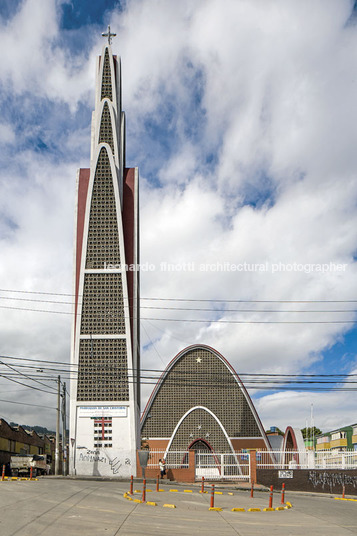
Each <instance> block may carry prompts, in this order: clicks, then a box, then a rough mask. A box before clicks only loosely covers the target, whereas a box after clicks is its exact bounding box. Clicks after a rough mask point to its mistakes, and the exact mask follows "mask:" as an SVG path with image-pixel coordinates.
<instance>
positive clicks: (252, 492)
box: [250, 480, 254, 499]
mask: <svg viewBox="0 0 357 536" xmlns="http://www.w3.org/2000/svg"><path fill="white" fill-rule="evenodd" d="M253 497H254V480H252V487H251V488H250V498H251V499H253Z"/></svg>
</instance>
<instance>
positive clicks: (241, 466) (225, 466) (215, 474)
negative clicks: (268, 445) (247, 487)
mask: <svg viewBox="0 0 357 536" xmlns="http://www.w3.org/2000/svg"><path fill="white" fill-rule="evenodd" d="M249 467H250V465H249V454H248V453H241V452H235V453H234V454H233V453H220V454H217V453H213V452H207V451H201V452H200V451H198V452H196V455H195V468H196V469H195V470H196V480H200V479H201V478H202V477H205V479H206V480H249V477H250V471H249Z"/></svg>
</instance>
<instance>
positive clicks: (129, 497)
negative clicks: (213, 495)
mask: <svg viewBox="0 0 357 536" xmlns="http://www.w3.org/2000/svg"><path fill="white" fill-rule="evenodd" d="M146 491H152V490H146ZM159 491H164V490H162V489H160V490H159ZM168 492H178V493H180V492H179V491H178V490H177V489H170V490H168ZM134 493H141V491H140V490H135V491H134ZM156 493H157V492H156ZM181 493H194V491H193V490H183V492H181ZM199 493H202V492H201V491H200V492H199ZM218 494H220V495H223V493H222V492H218ZM227 495H233V493H228V494H227ZM123 497H124V499H127V500H128V501H133V502H135V503H138V504H139V503H140V504H147V505H149V506H159V505H158V504H157V503H156V502H154V501H147V502H145V501H142V500H141V499H133V497H131V495H130V493H129V492H128V491H126V492H125V493H124V494H123ZM337 498H338V497H336V499H337ZM341 500H342V499H341ZM344 500H346V501H351V500H352V501H353V500H355V499H344ZM292 506H293V505H292V504H291V503H290V502H286V503H285V505H284V506H277V507H276V508H263V509H261V508H248V509H247V510H246V509H245V508H232V509H231V512H277V511H282V510H289V509H290V508H292ZM162 507H163V508H176V505H175V504H168V503H165V504H163V505H162ZM208 510H209V511H214V512H222V511H223V508H220V507H212V506H210V507H209V508H208Z"/></svg>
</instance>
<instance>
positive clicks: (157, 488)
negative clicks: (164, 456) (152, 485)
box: [156, 475, 160, 491]
mask: <svg viewBox="0 0 357 536" xmlns="http://www.w3.org/2000/svg"><path fill="white" fill-rule="evenodd" d="M159 481H160V475H157V477H156V491H159V489H160V488H159Z"/></svg>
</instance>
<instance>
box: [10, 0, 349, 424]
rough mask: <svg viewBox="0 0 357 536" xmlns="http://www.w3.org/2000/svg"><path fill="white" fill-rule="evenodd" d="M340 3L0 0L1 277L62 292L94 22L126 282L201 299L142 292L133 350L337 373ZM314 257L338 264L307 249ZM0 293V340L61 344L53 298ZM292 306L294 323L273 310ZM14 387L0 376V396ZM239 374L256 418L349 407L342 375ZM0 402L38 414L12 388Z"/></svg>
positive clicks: (61, 308) (65, 340) (83, 157)
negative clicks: (135, 258) (117, 155)
mask: <svg viewBox="0 0 357 536" xmlns="http://www.w3.org/2000/svg"><path fill="white" fill-rule="evenodd" d="M354 13H355V9H354V6H353V2H351V1H349V0H328V1H327V0H316V1H315V2H314V3H313V5H312V4H311V2H310V0H301V1H300V2H298V3H297V2H294V1H292V0H291V1H290V0H287V1H284V2H282V1H280V0H270V1H268V2H264V3H263V2H261V1H260V0H252V1H250V2H247V1H246V0H227V1H226V2H225V9H224V10H222V7H221V3H220V2H219V1H218V0H198V1H197V2H194V3H193V2H191V1H189V0H183V1H182V2H170V1H167V0H155V1H149V0H127V1H126V2H118V1H104V0H96V1H95V2H87V1H84V0H83V1H79V0H73V1H69V0H68V1H64V0H63V1H62V0H46V2H45V3H44V2H43V1H40V0H22V1H4V2H2V3H1V7H0V43H1V47H0V50H1V56H2V70H1V73H0V88H1V92H0V111H1V120H0V164H1V166H0V241H1V251H2V256H1V262H0V280H1V285H0V287H1V288H2V289H4V290H20V291H28V292H34V291H36V292H37V291H38V292H50V293H55V294H57V296H54V299H55V301H68V299H69V300H70V298H65V297H60V296H59V294H71V293H72V272H73V253H72V252H73V218H74V216H73V214H74V206H75V178H76V171H77V169H78V168H79V167H88V166H89V153H90V120H91V112H92V110H93V106H94V82H95V76H94V75H95V72H94V70H95V58H96V56H97V55H99V54H100V53H101V48H102V46H103V43H104V40H103V38H102V37H101V33H102V32H103V31H106V28H107V25H108V24H110V26H111V29H112V31H114V32H116V33H117V37H116V38H115V39H114V41H113V45H112V47H113V52H114V53H116V54H119V55H120V56H121V58H122V81H123V86H122V91H123V108H124V110H125V112H126V119H127V165H128V166H136V165H137V166H139V170H140V184H141V190H140V199H141V213H140V218H141V259H142V262H143V263H145V262H148V263H150V264H152V265H153V266H154V267H155V269H154V270H153V271H151V272H143V273H142V277H141V282H142V291H141V293H142V296H143V297H144V298H150V297H159V298H165V299H178V298H180V299H182V298H186V299H193V300H206V301H196V302H192V303H190V302H187V303H186V304H184V306H185V307H186V308H196V309H197V308H198V309H200V308H201V309H202V308H207V309H208V308H211V309H214V310H215V312H212V311H208V312H204V311H174V310H166V309H154V310H150V309H146V308H143V309H142V317H143V320H142V346H143V354H142V362H143V363H144V365H145V368H147V369H162V368H163V367H165V366H166V365H167V364H168V363H169V362H170V360H171V359H172V358H173V356H174V355H175V354H176V353H177V352H179V351H180V350H182V348H184V347H185V346H187V345H188V344H192V343H203V344H208V345H211V346H213V347H215V348H216V349H217V350H218V351H219V352H221V353H222V354H223V355H224V356H225V357H226V358H227V359H228V361H229V362H230V363H232V365H233V366H234V368H235V369H236V371H237V372H238V374H239V373H243V374H244V373H248V372H252V373H258V372H263V373H279V374H301V373H305V374H307V373H316V374H332V373H333V374H337V373H341V374H353V373H356V372H357V366H356V341H357V332H356V328H355V327H354V324H353V321H354V320H355V319H356V315H355V313H354V312H353V311H354V310H355V309H356V302H354V303H346V300H353V299H356V300H357V291H356V229H357V210H356V193H357V192H356V190H357V181H356V169H357V155H356V151H355V140H356V136H357V121H356V117H355V115H356V112H355V108H356V107H355V94H356V84H357V78H356V77H355V75H354V72H355V69H356V68H357V54H356V50H357V46H356V45H357V29H356V26H355V17H354ZM189 262H190V263H193V265H194V270H193V271H185V270H184V269H183V266H184V265H185V264H187V263H189ZM224 262H226V263H228V264H229V265H238V264H240V265H242V264H244V263H246V264H247V265H249V266H253V265H257V266H258V265H265V266H266V267H267V269H266V270H265V271H262V270H259V269H255V270H249V269H246V270H243V271H240V272H237V271H234V272H233V271H231V270H227V269H225V268H222V267H218V268H217V263H224ZM161 263H171V264H173V265H175V268H176V269H175V270H172V271H165V270H163V269H162V266H163V264H161ZM330 263H332V264H333V265H337V264H338V265H341V266H342V265H343V266H344V269H343V270H340V271H336V270H328V271H327V272H323V273H321V272H320V271H318V270H317V269H316V267H317V266H321V265H324V264H325V265H328V266H330ZM202 265H204V266H208V267H209V268H208V269H207V270H203V269H202ZM294 266H295V268H294ZM298 266H300V267H302V268H300V269H299V268H298ZM278 267H279V269H278ZM311 267H315V268H311ZM290 268H291V269H290ZM0 296H1V298H2V301H1V305H2V308H0V321H1V326H2V328H1V338H0V354H2V355H9V356H15V357H16V356H18V357H20V356H25V357H30V358H33V359H39V360H45V359H50V360H51V361H60V362H68V361H69V348H70V329H71V319H70V314H67V313H69V311H70V305H66V304H64V305H60V304H58V303H52V304H51V303H47V304H46V303H43V302H34V301H28V302H21V301H16V300H14V298H16V297H17V298H19V297H20V296H21V297H22V299H25V298H26V299H31V298H32V299H35V298H36V299H42V300H44V299H46V295H36V296H34V295H25V294H21V293H9V292H1V293H0ZM5 298H12V300H11V299H5ZM210 300H221V303H219V304H218V303H217V302H215V301H210ZM227 300H236V303H235V304H228V302H227ZM240 300H246V303H241V302H240ZM257 300H258V301H259V300H260V301H265V302H268V301H269V302H270V303H260V304H258V303H256V301H257ZM326 300H331V301H335V302H336V303H324V302H326ZM282 301H290V302H292V303H290V304H287V303H280V302H282ZM300 301H307V302H309V301H310V302H311V303H297V302H300ZM314 302H319V303H314ZM337 302H339V303H337ZM169 304H171V306H173V307H179V306H180V302H162V303H160V306H161V307H167V306H169ZM5 305H6V306H8V307H22V308H28V309H33V310H34V309H41V310H44V309H47V310H48V311H53V310H56V311H57V314H56V313H51V312H48V313H40V312H36V311H22V310H18V309H6V308H5ZM142 305H143V306H145V307H147V306H157V302H150V301H149V300H143V302H142ZM181 306H182V304H181ZM221 309H223V311H222V310H221ZM229 309H240V310H241V309H249V310H250V311H249V312H241V313H238V312H237V311H229ZM267 309H268V310H275V311H276V312H268V311H266V310H267ZM347 309H349V310H352V311H351V312H348V311H347ZM311 310H319V311H321V312H308V311H311ZM331 310H333V311H336V310H343V311H344V312H334V313H332V312H328V311H331ZM264 311H265V312H264ZM288 311H290V312H288ZM291 311H303V312H295V313H294V312H291ZM62 312H63V313H66V314H61V313H62ZM158 318H159V319H161V320H157V319H158ZM167 319H169V320H167ZM173 319H174V320H175V321H172V320H173ZM187 319H193V320H196V321H197V320H200V322H187V321H185V322H184V321H183V320H187ZM301 320H306V321H307V322H310V323H299V324H286V323H283V324H280V323H278V322H289V321H301ZM322 320H324V321H327V322H330V323H316V322H321V321H322ZM340 320H346V321H347V323H345V324H343V323H342V324H341V323H339V322H337V321H340ZM228 321H229V322H232V321H235V322H237V323H229V322H228ZM238 322H243V323H238ZM256 322H271V323H256ZM151 387H152V386H144V387H143V399H144V400H145V399H146V398H147V396H148V395H149V394H150V390H151ZM19 388H20V387H19ZM14 389H15V391H11V392H10V391H9V389H8V380H6V379H4V378H3V379H1V380H0V393H1V392H3V396H2V398H4V399H6V400H10V401H11V400H14V401H15V400H16V399H17V397H18V393H17V391H16V386H15V384H14ZM4 393H8V395H7V396H6V397H5V396H4ZM250 393H251V395H252V396H253V397H254V400H255V401H256V404H257V409H258V412H259V414H260V415H261V418H262V420H263V423H264V425H265V426H266V428H268V427H269V426H271V425H278V426H279V427H280V428H285V427H286V426H287V425H293V426H297V427H303V426H305V422H306V419H307V418H308V417H309V415H310V407H311V404H314V408H315V422H316V424H317V425H319V427H320V428H322V429H326V430H327V429H329V428H331V429H332V428H335V427H337V426H339V425H340V424H348V423H349V422H355V421H356V402H355V399H356V397H355V396H354V393H353V392H350V393H349V392H344V391H331V392H326V393H325V392H314V393H312V392H307V393H301V392H299V391H293V392H291V391H290V392H284V391H281V392H269V391H268V392H257V393H256V392H254V391H250ZM22 396H23V397H24V400H25V401H27V402H29V403H31V402H32V403H38V402H39V400H42V402H43V404H44V405H48V406H51V404H52V398H53V397H51V396H50V395H47V394H45V393H42V394H38V393H36V392H35V391H31V390H27V391H25V392H22ZM11 397H13V398H11ZM39 397H42V398H41V399H39ZM336 408H338V409H336ZM3 412H4V414H3V416H4V417H5V418H9V420H15V421H20V422H28V423H29V424H41V422H40V420H41V421H43V422H44V423H45V424H46V423H47V424H48V425H50V424H51V423H53V422H54V414H53V413H51V412H50V411H44V412H43V413H41V414H40V413H38V414H34V413H33V411H32V410H29V409H28V408H26V406H23V407H21V406H16V405H13V404H11V403H3Z"/></svg>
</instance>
